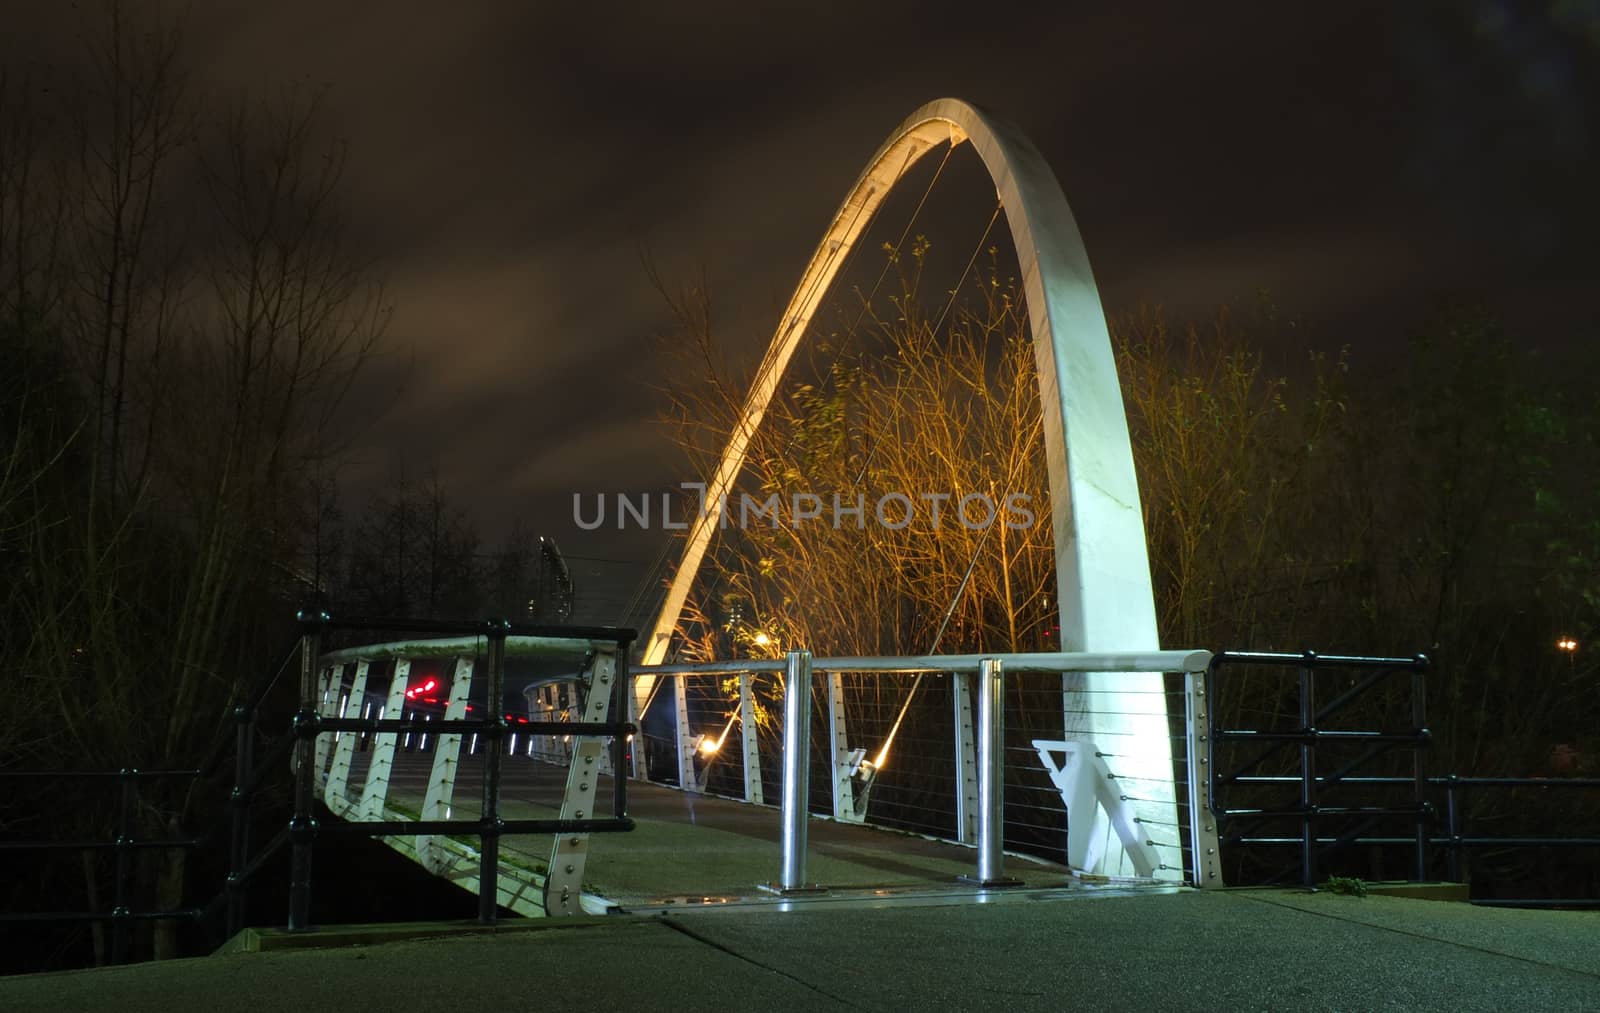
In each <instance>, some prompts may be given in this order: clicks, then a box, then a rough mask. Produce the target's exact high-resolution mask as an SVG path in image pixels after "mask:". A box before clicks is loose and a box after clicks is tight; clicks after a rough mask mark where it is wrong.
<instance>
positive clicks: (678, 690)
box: [672, 675, 700, 791]
mask: <svg viewBox="0 0 1600 1013" xmlns="http://www.w3.org/2000/svg"><path fill="white" fill-rule="evenodd" d="M672 688H673V701H672V712H673V726H674V729H675V730H674V733H673V738H674V739H676V740H677V743H678V788H679V790H681V791H699V790H700V778H699V777H698V776H697V775H696V774H695V771H694V752H695V751H694V740H693V736H692V734H691V733H690V730H689V677H688V676H687V675H676V676H673V679H672Z"/></svg>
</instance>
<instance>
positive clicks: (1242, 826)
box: [1206, 651, 1600, 907]
mask: <svg viewBox="0 0 1600 1013" xmlns="http://www.w3.org/2000/svg"><path fill="white" fill-rule="evenodd" d="M1246 665H1248V666H1252V667H1259V668H1265V669H1267V670H1272V669H1276V670H1277V671H1278V672H1279V674H1280V675H1282V674H1284V673H1292V674H1294V675H1295V676H1297V678H1298V685H1297V687H1296V691H1297V695H1298V701H1297V702H1298V707H1297V713H1298V719H1299V720H1298V725H1297V726H1293V727H1287V728H1285V727H1278V728H1272V729H1263V730H1255V729H1243V728H1229V727H1225V726H1224V725H1223V724H1222V723H1221V721H1222V720H1223V719H1222V715H1224V714H1225V713H1226V712H1227V708H1226V703H1225V694H1226V687H1225V685H1224V684H1225V683H1226V682H1227V681H1228V680H1227V679H1226V677H1225V676H1224V674H1223V673H1224V670H1225V668H1226V667H1228V666H1233V667H1238V666H1246ZM1426 668H1427V659H1426V657H1425V656H1423V655H1416V656H1414V657H1411V658H1379V657H1348V656H1338V655H1318V654H1315V653H1313V652H1305V653H1302V654H1267V653H1254V652H1241V651H1227V652H1222V653H1220V654H1218V655H1217V656H1216V658H1215V659H1214V660H1213V662H1212V667H1211V670H1210V671H1209V672H1208V673H1207V692H1208V694H1209V695H1210V696H1211V698H1212V700H1213V709H1212V716H1213V719H1214V720H1213V724H1212V727H1211V729H1210V731H1209V736H1208V737H1209V741H1208V742H1207V743H1206V751H1207V755H1208V757H1209V761H1210V762H1209V763H1208V764H1207V769H1208V771H1209V777H1210V783H1209V785H1208V791H1209V792H1210V799H1211V803H1212V807H1213V810H1214V812H1215V813H1216V814H1217V816H1218V820H1219V824H1220V829H1221V830H1222V833H1221V835H1220V840H1221V843H1222V845H1223V846H1224V847H1225V848H1230V849H1238V848H1258V847H1266V848H1284V847H1297V848H1298V849H1299V852H1300V855H1299V858H1300V860H1299V863H1298V869H1297V870H1294V869H1293V867H1291V870H1292V871H1298V877H1297V878H1298V881H1299V882H1300V884H1301V885H1303V886H1306V887H1309V888H1315V886H1316V883H1317V878H1318V868H1319V865H1320V864H1321V863H1322V862H1323V861H1324V860H1325V859H1327V858H1328V857H1329V856H1330V855H1332V854H1333V853H1335V852H1338V851H1340V850H1343V849H1347V848H1351V847H1355V846H1378V847H1404V848H1406V849H1407V850H1408V851H1409V852H1410V855H1409V857H1410V861H1409V862H1408V865H1409V867H1410V868H1409V872H1410V879H1411V880H1412V881H1416V882H1423V881H1427V880H1429V879H1432V878H1434V876H1433V875H1431V873H1432V872H1434V871H1442V872H1443V874H1444V876H1445V878H1446V879H1448V880H1449V881H1451V882H1462V881H1463V872H1464V864H1463V858H1464V856H1465V855H1466V854H1468V853H1470V852H1471V851H1473V850H1479V849H1489V848H1497V849H1533V848H1600V836H1594V835H1566V836H1560V835H1551V834H1543V835H1541V834H1520V835H1507V834H1493V835H1491V834H1472V833H1470V832H1468V827H1467V826H1466V822H1467V821H1466V817H1465V815H1464V813H1465V806H1464V804H1463V801H1462V795H1463V793H1464V792H1465V791H1466V790H1467V789H1516V788H1539V789H1544V790H1563V791H1565V790H1574V789H1591V790H1593V789H1600V778H1582V777H1576V778H1543V777H1474V776H1458V775H1455V774H1450V775H1443V776H1440V775H1433V776H1429V775H1428V774H1427V772H1426V769H1425V763H1424V756H1425V750H1426V748H1427V747H1428V745H1429V743H1430V739H1431V735H1430V733H1429V730H1428V726H1427V711H1426V693H1427V687H1426V684H1425V682H1424V678H1425V675H1424V673H1425V671H1426ZM1329 669H1339V670H1344V671H1346V672H1350V673H1354V678H1353V679H1352V681H1351V684H1350V685H1349V686H1347V687H1346V688H1344V689H1343V691H1342V692H1340V693H1339V694H1338V695H1337V696H1336V697H1335V698H1334V699H1333V700H1331V701H1329V702H1328V703H1326V704H1321V705H1319V704H1318V702H1317V699H1318V698H1317V689H1318V685H1317V677H1318V675H1319V673H1325V672H1326V671H1327V670H1329ZM1395 677H1405V678H1406V686H1405V690H1406V694H1405V695H1407V696H1408V697H1409V699H1408V700H1405V701H1402V703H1403V705H1404V709H1405V710H1406V711H1407V712H1408V713H1409V717H1410V725H1411V727H1410V728H1408V729H1401V730H1385V731H1377V730H1355V729H1329V728H1324V727H1322V725H1323V723H1324V722H1327V721H1329V720H1330V719H1331V718H1332V717H1333V716H1334V715H1335V714H1336V713H1338V712H1340V711H1342V710H1344V709H1345V708H1346V707H1347V706H1348V705H1350V704H1352V703H1354V702H1355V701H1356V700H1358V699H1359V698H1360V697H1362V696H1364V695H1366V694H1368V693H1370V692H1371V691H1373V690H1374V689H1376V688H1378V687H1379V686H1381V685H1382V684H1383V682H1384V680H1386V679H1393V678H1395ZM1219 692H1222V693H1224V697H1219V696H1218V693H1219ZM1390 717H1391V719H1392V715H1390ZM1248 743H1261V744H1262V745H1263V747H1264V748H1261V749H1259V750H1257V751H1255V752H1254V753H1253V754H1252V755H1251V756H1250V757H1249V759H1247V760H1245V761H1244V762H1243V763H1240V764H1236V765H1232V766H1231V768H1230V769H1227V770H1226V771H1224V769H1223V766H1221V765H1219V759H1222V757H1221V756H1220V755H1219V754H1220V751H1219V749H1218V747H1219V746H1221V745H1224V744H1234V746H1235V747H1236V746H1237V745H1239V744H1248ZM1327 744H1336V745H1338V746H1340V747H1342V748H1344V749H1345V751H1346V753H1348V750H1349V748H1350V747H1352V746H1353V747H1362V746H1364V748H1360V749H1359V751H1358V752H1356V753H1355V755H1353V756H1352V755H1345V756H1342V757H1341V760H1342V762H1340V763H1339V764H1338V765H1337V766H1336V767H1335V768H1334V769H1331V770H1326V771H1324V770H1319V769H1318V766H1317V764H1318V760H1319V756H1320V755H1321V754H1319V752H1318V750H1319V747H1321V746H1324V745H1327ZM1397 749H1409V750H1410V751H1411V760H1410V763H1409V764H1408V766H1409V767H1410V771H1409V773H1407V774H1404V775H1397V774H1366V773H1359V771H1363V770H1366V769H1370V767H1371V765H1372V764H1374V763H1375V762H1377V761H1378V760H1379V758H1380V757H1383V756H1384V755H1386V754H1388V753H1391V752H1393V751H1395V750H1397ZM1286 760H1287V762H1285V761H1286ZM1274 763H1276V764H1277V765H1278V766H1279V769H1281V768H1282V767H1283V766H1289V767H1291V768H1292V767H1295V766H1298V768H1299V769H1298V771H1296V772H1294V773H1276V774H1264V773H1256V771H1258V770H1260V769H1261V768H1263V767H1266V766H1269V765H1272V764H1274ZM1292 788H1298V789H1299V790H1298V792H1297V793H1296V795H1297V796H1298V797H1296V796H1295V795H1289V796H1284V795H1278V796H1277V798H1276V799H1273V800H1272V801H1268V802H1265V803H1263V804H1260V805H1256V806H1239V805H1233V806H1231V807H1230V805H1228V804H1226V803H1225V802H1224V801H1223V798H1222V797H1223V796H1224V795H1226V794H1229V793H1230V792H1232V793H1234V794H1237V793H1240V792H1250V791H1257V792H1260V791H1267V792H1270V791H1273V790H1274V789H1278V790H1281V789H1292ZM1349 788H1356V789H1364V790H1366V793H1367V794H1368V795H1369V797H1370V793H1371V792H1372V791H1383V792H1392V791H1398V792H1402V793H1405V794H1409V796H1410V798H1409V800H1408V801H1407V802H1406V803H1402V804H1376V805H1374V804H1349V805H1328V804H1327V803H1326V801H1325V800H1326V799H1327V798H1328V797H1329V794H1330V793H1332V792H1334V791H1336V790H1338V789H1349ZM1440 803H1442V809H1443V826H1441V825H1440V809H1441V805H1440ZM1397 819H1398V820H1403V821H1405V822H1406V823H1407V824H1409V826H1410V832H1409V833H1405V834H1397V833H1392V832H1391V833H1378V832H1374V831H1375V828H1377V827H1378V826H1380V825H1381V824H1382V823H1383V822H1384V821H1389V822H1390V823H1391V824H1392V822H1393V821H1394V820H1397ZM1273 823H1276V824H1277V825H1278V826H1279V827H1283V826H1285V824H1295V825H1296V829H1297V830H1298V832H1297V833H1292V834H1278V835H1272V834H1268V833H1261V832H1254V833H1252V832H1248V830H1247V828H1248V827H1251V826H1259V825H1261V824H1269V825H1270V824H1273ZM1330 823H1334V824H1338V826H1339V829H1338V831H1337V832H1332V831H1326V832H1325V830H1324V829H1323V828H1325V827H1326V826H1327V825H1329V824H1330ZM1436 852H1437V853H1442V855H1443V856H1444V860H1443V863H1442V870H1440V868H1439V865H1440V863H1438V862H1437V861H1436V860H1435V853H1436ZM1263 879H1264V880H1265V881H1266V882H1277V881H1282V879H1283V874H1278V875H1268V876H1265V877H1263ZM1472 902H1473V903H1475V904H1485V905H1496V906H1507V907H1534V906H1551V907H1595V906H1600V898H1597V897H1561V898H1522V899H1509V898H1472Z"/></svg>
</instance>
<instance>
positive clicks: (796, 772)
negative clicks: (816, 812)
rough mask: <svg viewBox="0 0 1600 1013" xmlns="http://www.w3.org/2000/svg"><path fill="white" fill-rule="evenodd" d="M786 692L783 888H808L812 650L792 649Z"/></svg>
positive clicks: (787, 664)
mask: <svg viewBox="0 0 1600 1013" xmlns="http://www.w3.org/2000/svg"><path fill="white" fill-rule="evenodd" d="M784 683H785V684H784V692H783V815H782V820H783V836H782V841H783V866H782V870H781V872H780V874H779V877H778V883H777V887H778V889H779V890H780V891H784V892H788V891H791V890H806V889H809V888H811V884H810V883H807V882H806V819H807V814H806V802H807V795H808V791H809V783H808V780H809V776H810V772H811V652H810V651H790V652H789V654H788V656H787V658H786V662H785V667H784Z"/></svg>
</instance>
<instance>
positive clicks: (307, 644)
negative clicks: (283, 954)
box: [289, 612, 329, 932]
mask: <svg viewBox="0 0 1600 1013" xmlns="http://www.w3.org/2000/svg"><path fill="white" fill-rule="evenodd" d="M328 618H329V617H328V615H327V613H325V612H318V613H304V612H302V613H301V614H300V622H301V626H302V627H303V630H304V632H303V633H302V635H301V638H300V709H299V711H298V712H296V714H295V716H294V726H295V727H294V732H295V736H296V741H295V746H294V756H295V764H294V815H293V816H292V817H291V818H290V819H289V841H290V843H291V845H292V850H291V852H290V860H289V931H290V932H304V931H306V930H307V929H309V928H310V927H311V848H312V844H313V841H314V840H315V838H316V833H317V821H316V819H315V818H314V817H313V812H314V810H313V809H312V804H313V792H314V790H315V787H316V785H315V774H316V771H315V770H314V769H313V766H314V765H315V763H316V741H317V725H318V716H317V702H318V701H317V659H318V658H319V657H321V655H322V635H321V631H322V627H323V625H324V624H325V623H326V622H327V620H328Z"/></svg>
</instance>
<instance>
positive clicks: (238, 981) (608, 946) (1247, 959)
mask: <svg viewBox="0 0 1600 1013" xmlns="http://www.w3.org/2000/svg"><path fill="white" fill-rule="evenodd" d="M787 906H789V907H791V908H792V909H791V910H786V911H785V910H778V909H776V906H774V905H766V906H759V907H736V906H729V907H720V908H719V907H711V908H706V909H703V910H697V911H694V912H683V913H672V914H652V915H613V916H608V917H600V918H585V919H575V920H571V921H563V920H546V919H539V920H535V921H530V922H527V923H524V924H522V925H515V926H512V925H508V926H506V927H504V928H502V929H500V930H497V931H495V932H492V933H481V934H458V935H448V936H439V935H438V934H440V933H444V932H446V931H447V927H444V926H431V927H416V926H413V927H408V928H407V929H403V930H402V929H395V928H392V927H391V928H386V929H382V930H377V931H368V932H359V931H357V932H349V931H347V932H344V933H337V932H328V933H325V934H323V935H322V936H321V937H320V938H319V941H320V942H322V943H328V944H332V943H342V944H343V945H339V946H333V947H330V948H325V949H289V948H283V949H272V950H269V951H268V952H260V953H234V954H227V955H220V956H214V957H206V958H198V959H193V960H182V961H171V962H167V963H162V964H144V965H139V966H134V967H126V968H110V969H102V970H94V971H77V972H65V973H60V974H45V975H30V976H26V977H19V978H8V979H0V1009H3V1010H7V1011H17V1013H21V1011H32V1010H102V1009H104V1010H115V1011H117V1013H141V1011H153V1013H172V1011H174V1010H191V1009H193V1010H212V1009H215V1010H223V1009H228V1010H244V1011H250V1010H263V1011H265V1010H271V1011H274V1013H281V1011H283V1010H307V1011H322V1010H327V1011H332V1010H348V1011H354V1010H366V1009H381V1010H395V1011H409V1010H418V1011H422V1010H426V1011H437V1010H440V1009H458V1008H476V1009H510V1010H518V1009H529V1008H535V1007H540V1008H543V1007H550V1008H558V1009H572V1010H577V1009H594V1010H609V1009H624V1008H626V1009H632V1010H655V1009H663V1010H679V1009H681V1010H695V1011H701V1013H703V1011H707V1010H713V1011H723V1010H770V1009H786V1010H830V1009H867V1010H901V1009H910V1008H917V1009H930V1010H934V1009H936V1010H944V1009H963V1010H966V1009H971V1010H987V1009H993V1010H1062V1009H1073V1010H1099V1009H1104V1010H1129V1009H1132V1010H1142V1009H1149V1010H1245V1009H1247V1010H1307V1009H1338V1010H1450V1011H1467V1010H1486V1011H1487V1010H1494V1011H1504V1010H1558V1009H1559V1010H1600V912H1547V911H1512V910H1501V909H1486V908H1474V907H1470V906H1468V905H1465V904H1449V903H1441V902H1434V901H1418V900H1403V899H1398V898H1391V897H1367V898H1361V899H1358V898H1353V897H1339V896H1330V895H1325V894H1317V895H1307V894H1300V893H1293V892H1267V891H1228V892H1217V893H1197V892H1193V891H1182V892H1176V893H1166V894H1156V895H1151V894H1148V893H1144V894H1131V895H1130V894H1118V893H1117V892H1116V891H1111V892H1107V893H1101V894H1094V893H1092V892H1089V891H1073V892H1063V891H1042V892H1025V893H1006V894H995V893H990V894H983V895H967V896H966V897H964V898H962V897H951V896H947V897H944V898H942V899H941V898H929V899H927V900H926V902H925V903H921V904H906V903H893V904H889V903H885V902H884V901H882V900H878V901H843V900H837V899H835V900H833V901H825V902H799V903H795V904H791V905H787ZM430 934H433V935H435V937H434V938H418V936H422V937H426V936H429V935H430ZM401 937H408V938H405V939H404V941H401ZM283 941H284V940H281V939H280V940H275V939H273V938H270V937H269V939H268V940H267V942H268V943H269V944H270V943H273V942H279V943H281V942H283ZM288 941H290V942H296V943H298V942H302V941H309V938H308V937H305V936H297V937H293V939H291V940H288ZM357 941H364V942H365V945H352V944H353V943H355V942H357Z"/></svg>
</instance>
